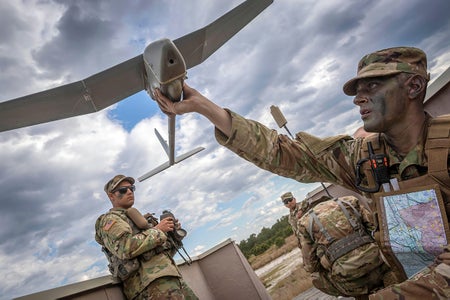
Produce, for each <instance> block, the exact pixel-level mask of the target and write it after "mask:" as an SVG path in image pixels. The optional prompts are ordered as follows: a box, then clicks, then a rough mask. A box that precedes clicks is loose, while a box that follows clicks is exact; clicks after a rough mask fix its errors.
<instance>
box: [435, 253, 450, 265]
mask: <svg viewBox="0 0 450 300" xmlns="http://www.w3.org/2000/svg"><path fill="white" fill-rule="evenodd" d="M436 260H437V262H438V263H444V264H447V265H450V252H444V253H442V254H440V255H438V257H437V259H436Z"/></svg>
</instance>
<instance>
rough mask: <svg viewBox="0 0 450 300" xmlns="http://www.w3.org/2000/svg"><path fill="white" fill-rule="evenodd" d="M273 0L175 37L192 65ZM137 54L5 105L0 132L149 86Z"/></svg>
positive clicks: (248, 4) (257, 1)
mask: <svg viewBox="0 0 450 300" xmlns="http://www.w3.org/2000/svg"><path fill="white" fill-rule="evenodd" d="M272 2H273V0H247V1H245V2H244V3H242V4H241V5H239V6H237V7H236V8H234V9H232V10H231V11H229V12H228V13H227V14H225V15H223V16H222V17H220V18H219V19H217V20H216V21H214V22H213V23H211V24H209V25H207V26H206V27H204V28H202V29H199V30H197V31H195V32H192V33H189V34H187V35H185V36H183V37H181V38H178V39H176V40H175V41H174V44H175V45H176V46H177V48H179V50H180V52H181V54H182V55H183V57H184V59H185V62H186V68H187V69H189V68H191V67H193V66H196V65H198V64H199V63H201V62H203V61H204V60H205V59H207V58H208V57H209V56H210V55H211V54H212V53H214V51H216V50H217V49H218V48H219V47H220V46H222V45H223V44H224V43H225V42H226V41H228V40H229V39H230V38H231V37H232V36H233V35H234V34H236V33H237V32H238V31H239V30H240V29H242V28H243V27H244V26H245V25H246V24H248V23H249V22H250V21H251V20H252V19H253V18H255V17H256V16H257V15H258V14H259V13H260V12H261V11H262V10H264V9H265V8H266V7H267V6H269V5H270V4H271V3H272ZM145 76H146V75H145V67H144V62H143V56H142V55H138V56H136V57H134V58H132V59H130V60H127V61H125V62H123V63H121V64H118V65H116V66H114V67H112V68H110V69H107V70H105V71H102V72H100V73H97V74H95V75H93V76H91V77H88V78H86V79H84V80H81V81H77V82H73V83H70V84H67V85H63V86H60V87H57V88H53V89H50V90H46V91H43V92H39V93H35V94H31V95H27V96H24V97H20V98H16V99H12V100H9V101H5V102H2V103H0V132H1V131H6V130H11V129H15V128H20V127H26V126H31V125H35V124H40V123H46V122H50V121H55V120H59V119H65V118H70V117H74V116H79V115H84V114H89V113H93V112H96V111H99V110H102V109H104V108H106V107H108V106H110V105H112V104H114V103H116V102H119V101H121V100H122V99H125V98H127V97H129V96H131V95H133V94H135V93H137V92H139V91H141V90H143V89H145V87H146V78H145Z"/></svg>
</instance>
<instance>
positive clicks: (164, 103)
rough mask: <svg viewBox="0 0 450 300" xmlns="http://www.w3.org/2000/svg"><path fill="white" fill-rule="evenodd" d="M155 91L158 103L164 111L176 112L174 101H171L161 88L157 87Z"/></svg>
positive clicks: (170, 113) (168, 112)
mask: <svg viewBox="0 0 450 300" xmlns="http://www.w3.org/2000/svg"><path fill="white" fill-rule="evenodd" d="M153 93H154V95H155V98H156V102H157V103H158V105H159V108H161V110H162V112H163V113H165V114H167V115H173V114H174V113H175V111H174V103H173V102H172V101H170V99H169V98H167V97H166V96H164V95H163V93H161V91H160V90H159V89H155V90H154V92H153Z"/></svg>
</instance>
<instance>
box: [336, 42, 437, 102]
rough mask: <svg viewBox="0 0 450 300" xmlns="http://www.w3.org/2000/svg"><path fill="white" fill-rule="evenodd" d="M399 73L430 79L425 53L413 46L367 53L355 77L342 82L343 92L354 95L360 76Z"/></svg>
mask: <svg viewBox="0 0 450 300" xmlns="http://www.w3.org/2000/svg"><path fill="white" fill-rule="evenodd" d="M399 73H411V74H418V75H420V76H422V77H423V78H425V79H426V80H427V81H428V80H430V74H429V73H427V56H426V54H425V53H424V52H423V51H422V50H420V49H418V48H414V47H395V48H388V49H383V50H378V51H376V52H373V53H370V54H367V55H366V56H364V57H363V58H361V60H360V61H359V64H358V72H357V75H356V77H355V78H352V79H350V80H349V81H347V82H346V83H345V84H344V88H343V89H344V93H345V94H346V95H349V96H354V95H356V83H357V82H358V80H359V79H361V78H369V77H380V76H388V75H394V74H399Z"/></svg>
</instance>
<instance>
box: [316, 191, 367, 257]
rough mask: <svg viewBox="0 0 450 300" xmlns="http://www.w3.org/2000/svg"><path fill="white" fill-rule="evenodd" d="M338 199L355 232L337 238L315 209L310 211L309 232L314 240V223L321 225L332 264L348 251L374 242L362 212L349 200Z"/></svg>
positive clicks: (326, 251) (321, 231)
mask: <svg viewBox="0 0 450 300" xmlns="http://www.w3.org/2000/svg"><path fill="white" fill-rule="evenodd" d="M333 200H334V201H336V203H337V204H338V205H339V207H340V209H341V210H342V212H343V213H344V216H345V218H346V219H347V221H348V222H349V223H350V225H351V226H352V228H353V233H351V234H349V235H347V236H345V237H343V238H340V239H336V238H335V237H332V236H331V235H330V234H329V233H328V231H327V230H326V228H325V227H324V226H323V225H322V223H321V222H320V220H319V217H318V216H317V214H316V213H315V212H314V210H313V209H312V208H311V209H310V210H309V211H308V214H309V222H308V228H307V230H308V233H309V235H310V237H311V239H312V240H313V242H315V240H314V234H313V225H314V223H316V224H317V226H319V229H320V233H322V234H323V235H324V236H325V238H326V240H327V241H328V243H329V245H328V246H327V247H325V251H324V252H325V255H326V257H327V259H328V261H329V262H330V265H333V263H334V262H335V261H336V260H337V259H338V258H340V257H342V256H344V255H345V254H347V253H348V252H350V251H352V250H354V249H356V248H358V247H360V246H362V245H365V244H368V243H372V242H374V240H373V239H372V237H371V236H370V235H369V234H368V233H367V232H366V231H365V229H364V226H363V225H362V224H361V214H360V213H359V212H358V211H357V210H356V208H355V207H353V205H351V204H350V203H349V202H347V201H344V200H341V199H336V198H334V199H333ZM344 203H345V204H346V205H347V206H349V207H350V208H351V209H352V210H353V213H354V215H355V216H356V220H354V219H353V218H351V217H350V213H349V212H348V210H347V208H346V207H345V205H344Z"/></svg>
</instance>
